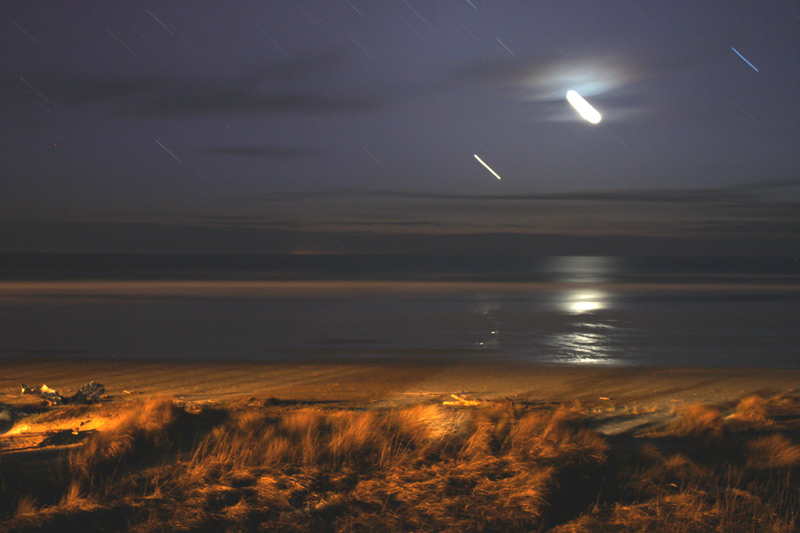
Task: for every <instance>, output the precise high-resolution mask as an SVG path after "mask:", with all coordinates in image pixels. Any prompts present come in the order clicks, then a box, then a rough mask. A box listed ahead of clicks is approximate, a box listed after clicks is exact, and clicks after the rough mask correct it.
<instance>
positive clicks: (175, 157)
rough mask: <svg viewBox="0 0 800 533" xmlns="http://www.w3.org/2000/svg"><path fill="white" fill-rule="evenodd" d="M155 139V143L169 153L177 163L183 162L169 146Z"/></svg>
mask: <svg viewBox="0 0 800 533" xmlns="http://www.w3.org/2000/svg"><path fill="white" fill-rule="evenodd" d="M155 141H156V144H157V145H159V146H160V147H161V148H163V149H164V151H165V152H167V153H168V154H169V155H171V156H172V157H173V158H174V159H175V161H177V162H178V163H181V164H183V161H181V158H180V157H178V156H177V155H175V154H174V153H172V150H170V149H169V148H167V147H166V146H164V145H163V144H161V141H159V140H158V139H156V140H155Z"/></svg>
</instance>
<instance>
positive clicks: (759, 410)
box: [731, 394, 771, 424]
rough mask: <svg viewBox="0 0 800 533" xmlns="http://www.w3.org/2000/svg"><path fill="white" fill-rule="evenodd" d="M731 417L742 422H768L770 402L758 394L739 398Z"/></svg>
mask: <svg viewBox="0 0 800 533" xmlns="http://www.w3.org/2000/svg"><path fill="white" fill-rule="evenodd" d="M731 418H734V419H736V420H740V421H742V422H750V423H756V424H768V423H769V422H771V420H770V419H769V410H768V402H767V400H765V399H764V398H762V397H761V396H758V395H755V394H754V395H751V396H747V397H745V398H742V399H741V400H739V403H738V404H737V405H736V409H735V410H734V412H733V414H732V415H731Z"/></svg>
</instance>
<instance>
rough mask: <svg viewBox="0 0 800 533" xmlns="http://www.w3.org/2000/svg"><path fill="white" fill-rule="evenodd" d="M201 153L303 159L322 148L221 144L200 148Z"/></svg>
mask: <svg viewBox="0 0 800 533" xmlns="http://www.w3.org/2000/svg"><path fill="white" fill-rule="evenodd" d="M199 152H200V153H203V154H209V155H222V156H232V157H263V158H268V159H281V160H288V159H301V158H305V157H312V156H315V155H318V154H320V153H321V151H320V150H303V149H299V148H286V147H282V146H221V147H215V148H205V149H202V150H199Z"/></svg>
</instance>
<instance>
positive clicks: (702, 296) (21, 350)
mask: <svg viewBox="0 0 800 533" xmlns="http://www.w3.org/2000/svg"><path fill="white" fill-rule="evenodd" d="M0 275H2V277H3V281H1V282H0V357H95V358H124V359H149V360H201V359H205V360H234V361H235V360H259V361H315V362H318V361H347V360H375V359H423V360H430V359H437V360H443V359H456V358H471V359H475V360H486V361H491V360H495V361H504V360H519V361H531V362H541V363H565V364H574V365H598V364H601V365H658V366H709V367H719V366H729V367H730V366H734V367H748V366H760V367H773V368H800V264H798V262H797V261H796V260H795V259H794V258H614V257H545V258H533V257H523V256H515V257H487V256H469V257H461V256H422V257H393V256H212V255H208V256H41V255H40V256H2V263H0Z"/></svg>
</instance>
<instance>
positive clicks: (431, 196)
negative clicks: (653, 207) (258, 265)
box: [264, 178, 800, 203]
mask: <svg viewBox="0 0 800 533" xmlns="http://www.w3.org/2000/svg"><path fill="white" fill-rule="evenodd" d="M797 186H800V178H785V179H777V180H768V181H760V182H753V183H745V184H740V185H726V186H720V187H711V188H698V189H660V190H618V191H578V192H563V193H530V194H488V195H479V194H451V193H431V192H414V191H393V190H356V189H342V190H335V191H314V192H305V193H281V194H274V195H271V196H269V197H267V198H264V200H265V201H268V202H282V201H300V200H311V199H334V198H341V197H372V198H395V199H407V200H443V201H454V202H458V201H469V202H502V201H513V202H524V201H581V202H639V203H705V202H724V201H728V202H730V201H743V200H748V201H749V200H752V199H754V197H756V196H757V195H758V194H759V193H768V192H771V191H776V190H781V189H785V188H790V187H797Z"/></svg>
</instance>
